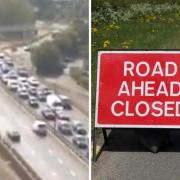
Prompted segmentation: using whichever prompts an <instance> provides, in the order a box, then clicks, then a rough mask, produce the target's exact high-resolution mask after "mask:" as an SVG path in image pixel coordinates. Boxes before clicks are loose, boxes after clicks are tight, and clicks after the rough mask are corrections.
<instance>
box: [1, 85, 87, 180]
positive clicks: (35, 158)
mask: <svg viewBox="0 0 180 180" xmlns="http://www.w3.org/2000/svg"><path fill="white" fill-rule="evenodd" d="M0 94H1V95H0V109H1V111H0V112H1V113H0V122H1V126H0V131H1V132H2V135H3V136H5V132H6V131H7V130H11V129H15V130H18V131H19V132H20V133H21V136H22V140H21V142H20V144H14V145H13V146H14V148H15V149H16V150H17V151H18V152H19V153H20V155H21V156H22V157H24V158H25V160H26V161H27V162H28V164H29V165H31V166H32V167H33V168H34V170H35V171H36V172H37V173H38V174H39V175H40V177H41V178H42V179H43V180H50V179H51V180H53V179H54V180H67V179H68V180H71V179H72V180H87V179H88V165H86V164H85V163H84V162H82V161H81V160H80V159H79V158H78V157H77V156H76V155H74V154H73V152H71V151H70V150H69V149H68V148H67V147H66V146H65V145H64V144H63V143H61V142H60V141H59V140H58V139H57V138H56V137H55V136H54V135H53V134H51V133H50V132H49V133H48V136H47V137H45V138H40V137H38V136H36V135H35V134H34V133H33V132H32V122H33V120H34V119H33V117H32V116H31V115H30V114H29V113H28V112H27V111H25V110H24V109H22V107H19V106H18V104H17V103H16V102H15V101H14V99H12V98H11V97H10V96H9V95H8V94H7V93H6V92H5V90H4V89H3V88H2V87H1V86H0Z"/></svg>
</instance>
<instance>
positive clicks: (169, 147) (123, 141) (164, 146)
mask: <svg viewBox="0 0 180 180" xmlns="http://www.w3.org/2000/svg"><path fill="white" fill-rule="evenodd" d="M135 131H136V132H135ZM137 131H138V130H134V129H112V130H110V131H109V136H108V144H107V145H104V146H103V148H102V151H117V152H118V151H119V152H123V151H124V152H148V151H149V150H148V148H147V146H146V145H144V144H143V142H142V139H141V138H140V137H139V134H138V133H137ZM140 131H141V130H140ZM147 131H148V130H147ZM164 131H165V132H166V133H167V132H168V133H169V135H168V137H167V136H164V134H163V133H164ZM162 134H163V135H162ZM146 135H147V134H146ZM157 136H158V133H157V132H156V135H155V136H154V137H153V140H154V139H155V140H156V141H157V142H158V143H159V142H160V149H159V151H161V152H162V151H163V152H180V130H160V133H159V136H158V137H157ZM156 137H157V138H156ZM168 138H169V140H170V143H169V142H168V143H166V142H165V143H164V139H165V140H166V139H168ZM162 139H163V140H162ZM155 144H156V143H155Z"/></svg>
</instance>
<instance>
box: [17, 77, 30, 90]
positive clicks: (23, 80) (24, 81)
mask: <svg viewBox="0 0 180 180" xmlns="http://www.w3.org/2000/svg"><path fill="white" fill-rule="evenodd" d="M18 84H19V85H22V86H26V87H27V88H28V87H29V83H28V81H27V78H26V77H21V76H18Z"/></svg>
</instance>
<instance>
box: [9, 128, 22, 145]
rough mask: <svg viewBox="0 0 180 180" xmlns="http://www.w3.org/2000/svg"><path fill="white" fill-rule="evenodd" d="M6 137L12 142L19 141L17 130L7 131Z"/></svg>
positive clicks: (19, 136)
mask: <svg viewBox="0 0 180 180" xmlns="http://www.w3.org/2000/svg"><path fill="white" fill-rule="evenodd" d="M7 137H8V138H9V139H10V140H11V141H13V142H17V143H18V142H20V139H21V135H20V133H19V132H18V131H14V130H13V131H7Z"/></svg>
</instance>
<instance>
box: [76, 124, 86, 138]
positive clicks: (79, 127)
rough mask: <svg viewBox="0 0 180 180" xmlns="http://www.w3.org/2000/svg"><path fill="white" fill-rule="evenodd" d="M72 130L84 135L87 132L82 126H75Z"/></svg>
mask: <svg viewBox="0 0 180 180" xmlns="http://www.w3.org/2000/svg"><path fill="white" fill-rule="evenodd" d="M73 130H74V132H75V133H76V134H78V135H83V136H86V135H87V134H88V133H87V130H86V129H85V128H84V127H83V126H76V127H75V128H74V129H73Z"/></svg>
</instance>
